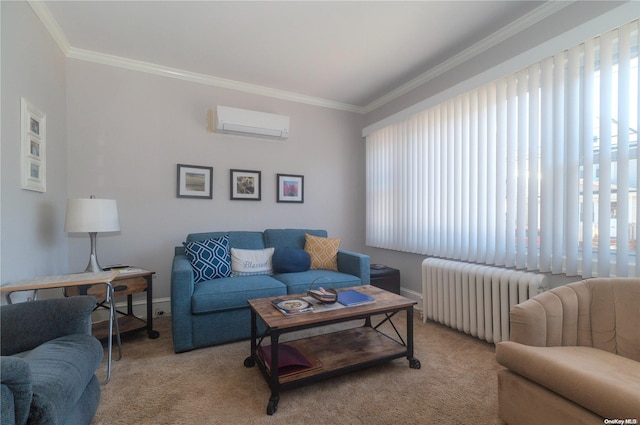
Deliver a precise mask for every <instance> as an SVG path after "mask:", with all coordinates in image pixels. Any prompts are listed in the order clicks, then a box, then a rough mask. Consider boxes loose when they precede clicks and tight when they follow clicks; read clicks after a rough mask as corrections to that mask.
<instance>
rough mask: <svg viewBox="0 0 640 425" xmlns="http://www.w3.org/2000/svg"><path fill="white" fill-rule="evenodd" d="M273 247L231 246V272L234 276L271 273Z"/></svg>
mask: <svg viewBox="0 0 640 425" xmlns="http://www.w3.org/2000/svg"><path fill="white" fill-rule="evenodd" d="M273 250H274V248H265V249H240V248H231V274H232V275H233V276H234V277H239V276H253V275H261V274H272V273H273V266H272V261H271V257H273Z"/></svg>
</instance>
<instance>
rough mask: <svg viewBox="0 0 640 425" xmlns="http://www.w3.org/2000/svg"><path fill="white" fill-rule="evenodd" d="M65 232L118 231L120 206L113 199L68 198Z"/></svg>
mask: <svg viewBox="0 0 640 425" xmlns="http://www.w3.org/2000/svg"><path fill="white" fill-rule="evenodd" d="M64 230H65V232H69V233H73V232H83V233H85V232H89V233H91V232H117V231H119V230H120V221H119V220H118V206H117V205H116V201H115V200H113V199H93V198H92V199H86V198H85V199H68V200H67V217H66V220H65V223H64Z"/></svg>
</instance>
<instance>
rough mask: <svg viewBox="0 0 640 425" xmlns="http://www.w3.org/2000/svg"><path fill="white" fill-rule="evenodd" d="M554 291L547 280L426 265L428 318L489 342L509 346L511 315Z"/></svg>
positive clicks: (448, 263) (445, 263)
mask: <svg viewBox="0 0 640 425" xmlns="http://www.w3.org/2000/svg"><path fill="white" fill-rule="evenodd" d="M547 289H549V282H548V278H547V277H546V276H545V275H543V274H538V273H531V272H525V271H519V270H513V269H504V268H500V267H492V266H483V265H478V264H470V263H463V262H459V261H452V260H443V259H439V258H427V259H426V260H424V261H423V262H422V314H423V320H424V321H425V322H426V321H427V319H429V320H433V321H435V322H439V323H442V324H444V325H446V326H449V327H451V328H454V329H457V330H459V331H461V332H464V333H466V334H469V335H472V336H474V337H477V338H479V339H482V340H486V341H487V342H491V343H497V342H500V341H508V340H509V310H510V309H511V307H513V306H514V305H516V304H518V303H521V302H523V301H526V300H528V299H529V298H531V297H533V296H535V295H537V294H539V293H541V292H543V291H546V290H547Z"/></svg>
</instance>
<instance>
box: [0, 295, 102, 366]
mask: <svg viewBox="0 0 640 425" xmlns="http://www.w3.org/2000/svg"><path fill="white" fill-rule="evenodd" d="M95 305H96V299H95V298H94V297H90V296H77V297H70V298H54V299H47V300H40V301H31V302H24V303H19V304H11V305H4V306H2V308H0V344H1V354H2V355H3V356H8V355H12V354H15V353H20V352H22V351H27V350H32V349H34V348H35V347H37V346H39V345H41V344H43V343H45V342H47V341H51V340H52V339H56V338H58V337H61V336H65V335H73V334H87V335H91V313H92V312H93V309H94V308H95Z"/></svg>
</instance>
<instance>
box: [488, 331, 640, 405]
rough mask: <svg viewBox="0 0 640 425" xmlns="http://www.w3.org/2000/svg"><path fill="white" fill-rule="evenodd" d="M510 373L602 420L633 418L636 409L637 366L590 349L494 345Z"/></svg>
mask: <svg viewBox="0 0 640 425" xmlns="http://www.w3.org/2000/svg"><path fill="white" fill-rule="evenodd" d="M496 360H497V361H498V363H500V364H501V365H503V366H505V367H507V368H509V369H510V370H511V371H513V372H515V373H518V374H520V375H521V376H523V377H525V378H527V379H529V380H531V381H533V382H535V383H537V384H539V385H541V386H543V387H545V388H547V389H549V390H550V391H553V392H555V393H557V394H559V395H561V396H562V397H564V398H566V399H569V400H571V401H573V402H574V403H577V404H579V405H581V406H583V407H585V408H586V409H589V410H591V411H592V412H594V413H596V414H598V415H600V416H601V417H603V418H635V417H637V414H638V410H637V409H638V408H637V406H640V363H639V362H636V361H634V360H631V359H628V358H626V357H623V356H619V355H616V354H612V353H609V352H607V351H604V350H599V349H597V348H592V347H576V346H565V347H533V346H529V345H524V344H519V343H516V342H512V341H504V342H500V343H499V344H498V345H497V346H496Z"/></svg>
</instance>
